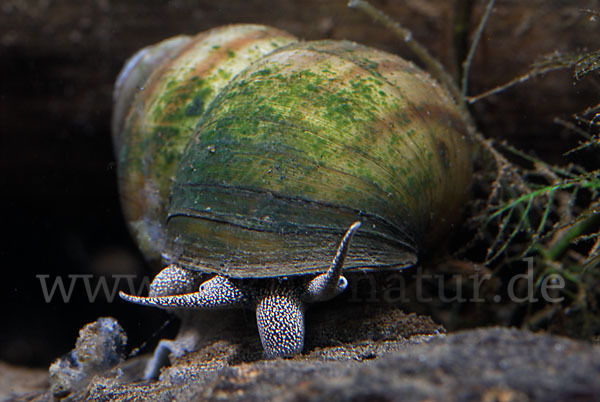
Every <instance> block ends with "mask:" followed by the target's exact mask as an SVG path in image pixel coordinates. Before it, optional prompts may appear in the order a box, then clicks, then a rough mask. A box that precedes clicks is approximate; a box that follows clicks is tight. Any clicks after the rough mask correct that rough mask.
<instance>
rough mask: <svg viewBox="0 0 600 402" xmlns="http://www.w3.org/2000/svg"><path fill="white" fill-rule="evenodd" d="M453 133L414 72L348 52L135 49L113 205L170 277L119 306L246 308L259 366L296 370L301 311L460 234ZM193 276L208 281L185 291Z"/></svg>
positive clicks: (249, 40) (116, 131)
mask: <svg viewBox="0 0 600 402" xmlns="http://www.w3.org/2000/svg"><path fill="white" fill-rule="evenodd" d="M461 116H462V115H461V113H460V111H459V108H458V107H457V105H456V103H455V102H454V101H453V100H452V98H451V97H450V96H449V95H448V94H447V92H446V91H445V90H444V89H443V88H442V87H441V86H440V85H439V84H438V83H437V82H436V81H435V80H433V79H432V78H430V77H429V76H428V75H427V74H426V73H424V72H422V71H421V70H420V69H418V68H417V67H415V66H414V65H413V64H412V63H410V62H408V61H405V60H403V59H401V58H399V57H397V56H395V55H392V54H389V53H386V52H383V51H379V50H376V49H373V48H369V47H366V46H363V45H359V44H356V43H352V42H348V41H332V40H323V41H315V42H301V41H298V40H296V39H295V38H294V37H293V36H292V35H290V34H288V33H285V32H283V31H280V30H278V29H274V28H270V27H266V26H260V25H231V26H225V27H220V28H216V29H213V30H210V31H207V32H204V33H201V34H199V35H197V36H195V37H184V36H180V37H176V38H172V39H169V40H167V41H164V42H161V43H159V44H157V45H154V46H152V47H148V48H145V49H143V50H141V51H140V52H138V53H137V54H136V55H135V56H133V58H131V59H130V60H129V61H128V63H127V64H126V66H125V67H124V68H123V70H122V72H121V74H120V76H119V78H118V80H117V84H116V88H115V110H114V116H113V135H114V142H115V150H116V153H117V160H118V169H119V182H120V192H121V198H122V204H123V209H124V212H125V216H126V218H127V220H128V223H129V226H130V229H131V231H132V232H133V234H134V235H135V237H136V238H137V240H138V244H139V245H140V247H141V249H142V250H143V251H144V252H145V253H146V254H147V255H148V256H157V255H161V256H162V258H163V259H164V260H165V261H167V262H168V263H170V265H169V266H168V267H167V268H165V269H164V270H163V271H161V273H160V274H158V275H157V277H156V278H155V279H154V281H153V282H152V285H151V291H150V296H149V297H136V296H130V295H126V294H124V293H121V297H122V298H124V299H125V300H128V301H132V302H135V303H139V304H145V305H154V306H159V307H164V308H176V307H188V308H200V309H202V308H227V307H249V308H255V309H256V317H257V322H258V328H259V332H260V337H261V341H262V345H263V347H264V350H265V352H266V354H267V355H268V356H289V355H294V354H297V353H299V352H300V351H301V350H302V348H303V342H304V321H303V320H304V309H305V306H306V304H307V303H310V302H316V301H321V300H327V299H329V298H332V297H334V296H336V295H337V294H339V293H341V292H342V291H343V290H344V289H345V287H346V285H347V281H346V279H345V278H344V277H343V276H342V265H344V269H345V270H352V269H363V270H387V269H398V268H403V267H407V266H410V265H413V264H414V263H415V262H416V261H417V255H418V253H419V250H421V249H422V247H423V246H424V244H426V243H431V242H432V241H434V240H435V239H438V238H439V236H440V235H442V234H443V233H444V232H446V231H447V229H448V228H449V226H450V224H451V223H452V222H454V221H455V220H456V219H457V218H458V216H459V211H460V207H461V205H462V203H463V201H464V199H465V197H466V195H467V188H468V187H469V184H470V180H471V170H472V162H471V160H472V158H471V139H470V138H471V137H470V135H469V133H468V129H467V125H466V124H465V123H464V121H463V118H462V117H461ZM355 222H356V223H355ZM361 225H362V226H361ZM359 226H361V228H360V230H358V231H357V229H358V228H359ZM344 233H345V235H344ZM353 235H354V238H353V240H352V245H351V247H348V245H349V242H350V239H351V238H352V236H353ZM340 240H341V242H340ZM336 248H337V250H338V252H337V254H336V253H335V250H336ZM332 257H333V262H331V260H332ZM344 257H345V263H344ZM196 272H203V273H211V274H214V276H213V277H212V278H211V279H208V280H206V281H205V282H203V283H202V284H201V285H200V287H199V288H196V289H190V283H191V279H190V278H191V277H192V276H194V275H195V273H196Z"/></svg>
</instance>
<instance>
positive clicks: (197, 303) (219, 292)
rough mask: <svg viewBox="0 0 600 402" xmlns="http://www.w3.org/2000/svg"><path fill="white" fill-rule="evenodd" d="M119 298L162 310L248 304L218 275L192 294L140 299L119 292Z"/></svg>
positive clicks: (238, 292) (231, 284) (236, 290)
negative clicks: (161, 308)
mask: <svg viewBox="0 0 600 402" xmlns="http://www.w3.org/2000/svg"><path fill="white" fill-rule="evenodd" d="M119 296H120V297H121V298H122V299H123V300H126V301H129V302H132V303H136V304H141V305H144V306H155V307H163V308H200V309H213V308H232V307H244V306H246V305H247V304H248V297H247V295H246V294H245V292H243V291H242V289H240V288H239V287H238V286H236V285H235V284H234V283H233V282H232V281H231V280H230V279H229V278H226V277H224V276H220V275H218V276H215V277H214V278H212V279H209V280H207V281H205V282H203V283H202V284H201V285H200V288H199V289H198V291H197V292H193V293H186V294H180V295H172V296H154V297H153V296H150V297H141V296H132V295H128V294H126V293H124V292H119Z"/></svg>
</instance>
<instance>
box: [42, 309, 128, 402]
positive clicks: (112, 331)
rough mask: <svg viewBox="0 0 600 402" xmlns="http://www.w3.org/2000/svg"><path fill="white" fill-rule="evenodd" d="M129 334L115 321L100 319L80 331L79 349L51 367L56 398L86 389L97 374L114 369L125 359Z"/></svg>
mask: <svg viewBox="0 0 600 402" xmlns="http://www.w3.org/2000/svg"><path fill="white" fill-rule="evenodd" d="M126 344H127V336H126V335H125V331H123V328H121V326H120V325H119V323H118V322H117V320H115V319H114V318H111V317H109V318H99V319H98V320H97V321H95V322H93V323H91V324H87V325H85V326H84V327H83V328H82V329H81V330H80V331H79V338H77V343H76V345H75V349H73V350H72V351H71V352H69V353H68V354H66V355H65V356H63V357H61V358H59V359H57V360H56V361H55V362H54V363H52V365H51V366H50V370H49V372H50V389H51V392H52V395H53V396H54V397H57V398H63V397H66V396H68V395H69V394H71V393H72V392H76V391H77V390H79V389H81V388H83V386H85V384H86V383H87V382H88V381H89V380H90V378H91V376H93V375H94V374H101V373H104V372H106V371H107V370H110V369H111V368H113V367H114V366H115V365H117V364H118V363H120V362H121V361H122V360H123V352H124V348H125V345H126Z"/></svg>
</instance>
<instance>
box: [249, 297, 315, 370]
mask: <svg viewBox="0 0 600 402" xmlns="http://www.w3.org/2000/svg"><path fill="white" fill-rule="evenodd" d="M256 323H257V324H258V332H259V334H260V340H261V343H262V346H263V349H264V351H265V355H266V356H267V357H269V358H275V357H287V356H294V355H297V354H298V353H300V352H301V351H302V348H303V347H304V303H302V301H301V300H300V297H298V293H297V292H294V291H293V290H289V289H285V288H282V287H279V288H277V289H276V290H274V291H272V292H269V293H268V294H267V295H265V297H263V298H261V299H260V300H258V303H257V305H256Z"/></svg>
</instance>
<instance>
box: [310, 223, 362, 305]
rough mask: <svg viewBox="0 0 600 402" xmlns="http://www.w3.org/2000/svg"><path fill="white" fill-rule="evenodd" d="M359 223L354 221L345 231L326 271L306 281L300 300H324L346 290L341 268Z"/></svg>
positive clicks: (311, 301)
mask: <svg viewBox="0 0 600 402" xmlns="http://www.w3.org/2000/svg"><path fill="white" fill-rule="evenodd" d="M360 225H361V223H360V222H354V223H353V224H352V226H350V228H349V229H348V231H346V234H345V235H344V238H343V239H342V241H341V242H340V245H339V247H338V250H337V252H336V254H335V257H333V261H332V262H331V267H329V269H328V270H327V272H325V273H324V274H321V275H319V276H317V277H316V278H314V279H313V280H312V281H310V282H309V283H308V287H307V289H306V291H305V292H304V294H303V295H302V300H304V301H306V302H308V303H314V302H318V301H325V300H329V299H332V298H334V297H335V296H337V295H339V294H340V293H342V292H343V291H344V290H346V287H347V286H348V281H347V280H346V278H344V277H343V276H342V268H343V267H344V259H345V258H346V255H347V254H348V248H349V247H350V240H352V236H353V235H354V233H355V232H356V231H357V230H358V228H360Z"/></svg>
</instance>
